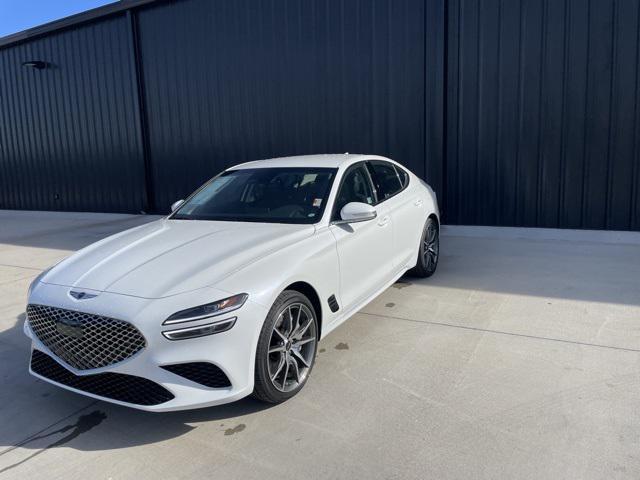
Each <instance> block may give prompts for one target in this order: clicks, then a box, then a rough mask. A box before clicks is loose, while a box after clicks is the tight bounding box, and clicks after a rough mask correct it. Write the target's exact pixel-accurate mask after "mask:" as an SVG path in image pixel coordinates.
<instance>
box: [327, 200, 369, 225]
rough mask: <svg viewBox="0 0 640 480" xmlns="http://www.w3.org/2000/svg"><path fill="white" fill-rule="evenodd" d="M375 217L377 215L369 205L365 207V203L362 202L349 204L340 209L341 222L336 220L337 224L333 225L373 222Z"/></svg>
mask: <svg viewBox="0 0 640 480" xmlns="http://www.w3.org/2000/svg"><path fill="white" fill-rule="evenodd" d="M377 216H378V214H377V213H376V209H375V208H373V207H372V206H371V205H367V204H366V203H362V202H350V203H347V204H346V205H345V206H344V207H342V210H340V218H341V219H342V220H338V221H337V222H333V223H334V224H345V223H358V222H366V221H369V220H373V219H374V218H376V217H377Z"/></svg>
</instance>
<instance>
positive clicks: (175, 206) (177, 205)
mask: <svg viewBox="0 0 640 480" xmlns="http://www.w3.org/2000/svg"><path fill="white" fill-rule="evenodd" d="M183 203H184V200H178V201H177V202H173V203H172V204H171V211H172V212H175V211H176V210H177V209H179V208H180V207H181V206H182V204H183Z"/></svg>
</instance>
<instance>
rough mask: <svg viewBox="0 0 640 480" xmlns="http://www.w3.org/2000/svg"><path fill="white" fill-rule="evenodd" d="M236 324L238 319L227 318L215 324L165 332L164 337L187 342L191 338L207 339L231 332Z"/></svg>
mask: <svg viewBox="0 0 640 480" xmlns="http://www.w3.org/2000/svg"><path fill="white" fill-rule="evenodd" d="M235 324H236V317H233V318H227V319H226V320H221V321H219V322H214V323H206V324H204V325H197V326H195V327H187V328H179V329H177V330H165V331H164V332H162V335H164V337H165V338H166V339H168V340H187V339H189V338H198V337H206V336H207V335H214V334H216V333H222V332H226V331H227V330H231V328H233V326H234V325H235Z"/></svg>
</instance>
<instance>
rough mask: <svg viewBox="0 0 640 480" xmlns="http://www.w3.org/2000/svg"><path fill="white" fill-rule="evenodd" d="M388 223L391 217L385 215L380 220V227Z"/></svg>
mask: <svg viewBox="0 0 640 480" xmlns="http://www.w3.org/2000/svg"><path fill="white" fill-rule="evenodd" d="M387 223H389V215H385V216H384V217H382V218H381V219H380V220H378V225H380V226H381V227H384V226H385V225H386V224H387Z"/></svg>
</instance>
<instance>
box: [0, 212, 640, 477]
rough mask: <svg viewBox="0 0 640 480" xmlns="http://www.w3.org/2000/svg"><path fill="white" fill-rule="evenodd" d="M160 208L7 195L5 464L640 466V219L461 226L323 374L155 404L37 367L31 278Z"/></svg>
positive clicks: (391, 473)
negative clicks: (105, 210) (66, 209)
mask: <svg viewBox="0 0 640 480" xmlns="http://www.w3.org/2000/svg"><path fill="white" fill-rule="evenodd" d="M150 220H153V218H152V217H140V216H134V215H108V214H70V213H49V212H10V211H0V379H1V383H0V387H1V388H0V479H5V478H7V479H13V478H16V479H17V478H34V479H36V478H48V479H57V478H60V479H62V478H64V479H65V480H68V479H73V478H85V477H87V476H91V477H92V478H113V479H129V478H131V479H133V478H135V479H146V478H149V479H151V478H153V479H156V478H194V477H195V478H199V477H204V476H206V477H207V478H221V479H222V478H224V479H235V478H243V479H254V478H255V479H268V478H279V479H289V478H290V479H299V478H305V479H306V478H310V479H311V478H314V479H315V478H331V479H335V478H338V479H342V478H367V479H390V478H398V479H400V478H408V479H425V478H443V479H463V478H464V479H467V478H487V479H488V478H518V479H520V478H522V479H525V478H531V479H533V478H536V479H538V478H554V479H556V478H582V479H591V478H600V479H605V478H606V479H610V478H630V479H637V478H640V407H639V405H640V234H638V233H611V232H569V231H564V232H562V231H556V230H551V231H545V230H526V229H502V228H471V227H449V228H446V227H445V229H444V231H443V237H442V256H441V260H440V261H441V263H440V266H439V268H438V272H437V273H436V275H435V276H434V277H432V278H431V279H428V280H415V279H411V278H406V279H402V281H401V282H399V283H397V284H396V285H394V286H393V287H392V288H390V289H388V290H387V291H386V292H385V293H384V294H383V295H381V296H380V297H379V298H378V299H376V300H375V301H374V302H372V303H371V304H370V305H368V306H367V307H366V308H364V309H363V310H362V311H361V312H360V313H358V314H357V315H356V316H354V317H353V318H352V319H351V320H349V321H348V322H347V323H345V324H344V325H343V326H341V327H339V328H338V329H337V330H336V331H334V332H332V333H331V334H330V335H329V336H328V337H327V338H326V339H325V340H323V341H322V343H321V344H320V353H319V357H318V360H317V363H316V366H315V368H314V371H313V373H312V376H311V378H310V381H309V383H308V384H307V385H306V387H305V389H304V390H303V391H302V392H301V393H300V394H299V395H298V396H296V397H295V398H293V399H291V400H290V401H288V402H286V403H285V404H282V405H278V406H266V405H264V404H261V403H258V402H256V401H253V400H251V399H246V400H243V401H240V402H237V403H235V404H231V405H227V406H222V407H216V408H209V409H203V410H196V411H187V412H176V413H169V414H151V413H145V412H140V411H136V410H131V409H127V408H123V407H118V406H113V405H110V404H108V403H104V402H99V401H93V400H91V399H87V398H85V397H82V396H80V395H75V394H73V393H70V392H66V391H64V390H62V389H59V388H56V387H53V386H50V385H48V384H46V383H44V382H41V381H39V380H36V379H34V378H32V377H30V376H29V375H28V374H27V362H28V357H29V344H28V341H27V339H26V337H24V335H23V334H22V322H23V321H24V313H23V312H24V307H25V295H26V290H27V287H28V284H29V282H30V281H31V279H33V278H34V277H35V276H36V275H37V274H38V273H39V272H40V271H41V270H42V269H44V268H46V267H48V266H49V265H51V264H52V263H54V262H56V261H58V260H60V259H61V258H63V257H65V256H66V255H68V254H69V253H70V252H72V251H74V250H76V249H78V248H80V247H82V246H84V245H86V244H89V243H91V242H93V241H96V240H98V239H100V238H102V237H104V236H106V235H108V234H110V233H115V232H117V231H120V230H123V229H125V228H129V227H132V226H134V225H137V224H140V223H142V222H146V221H150Z"/></svg>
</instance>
